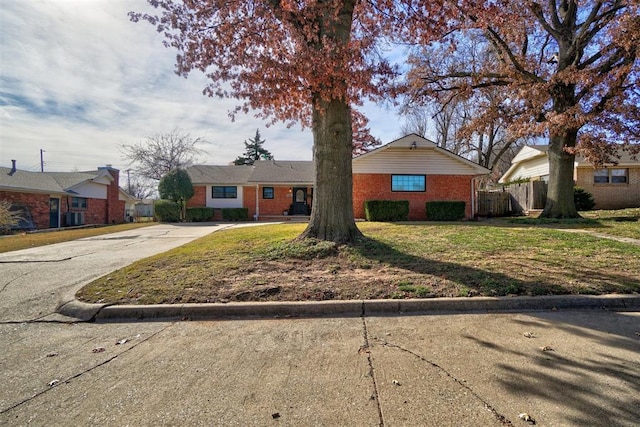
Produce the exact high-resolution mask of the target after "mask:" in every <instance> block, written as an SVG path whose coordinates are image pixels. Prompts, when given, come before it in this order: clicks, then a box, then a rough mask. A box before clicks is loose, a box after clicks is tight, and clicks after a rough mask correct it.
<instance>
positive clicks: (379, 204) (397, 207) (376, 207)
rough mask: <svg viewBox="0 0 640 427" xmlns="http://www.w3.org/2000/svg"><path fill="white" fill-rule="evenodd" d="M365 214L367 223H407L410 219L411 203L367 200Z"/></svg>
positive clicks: (406, 201)
mask: <svg viewBox="0 0 640 427" xmlns="http://www.w3.org/2000/svg"><path fill="white" fill-rule="evenodd" d="M364 214H365V218H366V219H367V221H406V220H408V219H409V201H408V200H367V201H366V202H364Z"/></svg>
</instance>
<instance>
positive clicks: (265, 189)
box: [187, 134, 489, 220]
mask: <svg viewBox="0 0 640 427" xmlns="http://www.w3.org/2000/svg"><path fill="white" fill-rule="evenodd" d="M187 172H188V174H189V176H190V177H191V181H192V182H193V185H194V190H195V195H194V197H193V198H191V199H190V200H189V202H188V206H191V207H204V206H206V207H211V208H239V207H244V208H247V209H248V211H249V217H250V218H254V219H256V220H257V219H265V218H268V217H270V216H282V215H308V214H309V213H310V212H311V206H312V203H313V186H314V181H315V179H314V176H315V167H314V163H313V161H279V160H260V161H256V162H255V163H254V165H253V166H235V165H228V166H205V165H198V166H192V167H189V168H187ZM488 173H489V170H488V169H486V168H483V167H482V166H479V165H477V164H476V163H473V162H471V161H469V160H466V159H464V158H462V157H460V156H457V155H455V154H453V153H451V152H449V151H447V150H444V149H442V148H439V147H437V146H436V144H435V143H433V142H431V141H429V140H427V139H424V138H422V137H420V136H418V135H415V134H411V135H407V136H405V137H403V138H400V139H398V140H396V141H393V142H391V143H389V144H386V145H384V146H382V147H380V148H378V149H376V150H373V151H371V152H369V153H366V154H362V155H360V156H358V157H356V158H354V159H353V210H354V216H355V217H356V218H364V217H365V214H364V202H365V201H367V200H408V201H409V219H412V220H424V219H426V202H427V201H442V200H451V201H464V202H465V204H466V216H467V217H468V218H472V217H473V215H474V213H475V212H474V206H475V178H477V177H479V176H484V175H486V174H488Z"/></svg>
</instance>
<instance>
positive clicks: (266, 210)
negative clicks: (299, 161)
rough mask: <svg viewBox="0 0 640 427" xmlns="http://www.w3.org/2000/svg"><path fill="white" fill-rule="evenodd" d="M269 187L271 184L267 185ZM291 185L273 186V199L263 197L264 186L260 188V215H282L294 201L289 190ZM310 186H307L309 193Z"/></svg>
mask: <svg viewBox="0 0 640 427" xmlns="http://www.w3.org/2000/svg"><path fill="white" fill-rule="evenodd" d="M267 187H269V186H267ZM289 188H290V187H273V195H274V197H273V199H263V198H262V186H261V187H260V188H259V190H258V191H259V192H260V193H259V194H258V197H259V199H258V200H259V202H260V215H282V213H283V212H284V211H288V210H289V207H290V206H291V203H292V201H293V196H292V193H290V192H289ZM308 194H309V188H307V195H308Z"/></svg>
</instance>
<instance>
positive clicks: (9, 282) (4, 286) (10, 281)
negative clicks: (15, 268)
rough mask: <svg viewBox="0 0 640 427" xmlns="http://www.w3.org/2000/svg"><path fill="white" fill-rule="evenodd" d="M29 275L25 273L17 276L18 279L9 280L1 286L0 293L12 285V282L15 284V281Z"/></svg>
mask: <svg viewBox="0 0 640 427" xmlns="http://www.w3.org/2000/svg"><path fill="white" fill-rule="evenodd" d="M29 273H30V271H27V272H26V273H23V274H21V275H19V276H18V277H16V278H14V279H11V280H9V281H8V282H7V283H5V284H4V285H3V286H2V289H0V293H2V292H4V290H5V289H7V286H9V285H10V284H12V283H13V282H15V281H16V280H18V279H22V278H23V277H24V276H26V275H27V274H29Z"/></svg>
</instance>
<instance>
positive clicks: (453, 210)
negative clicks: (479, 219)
mask: <svg viewBox="0 0 640 427" xmlns="http://www.w3.org/2000/svg"><path fill="white" fill-rule="evenodd" d="M464 208H465V202H456V201H453V202H449V201H442V202H427V220H429V221H458V220H460V219H463V218H464Z"/></svg>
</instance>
